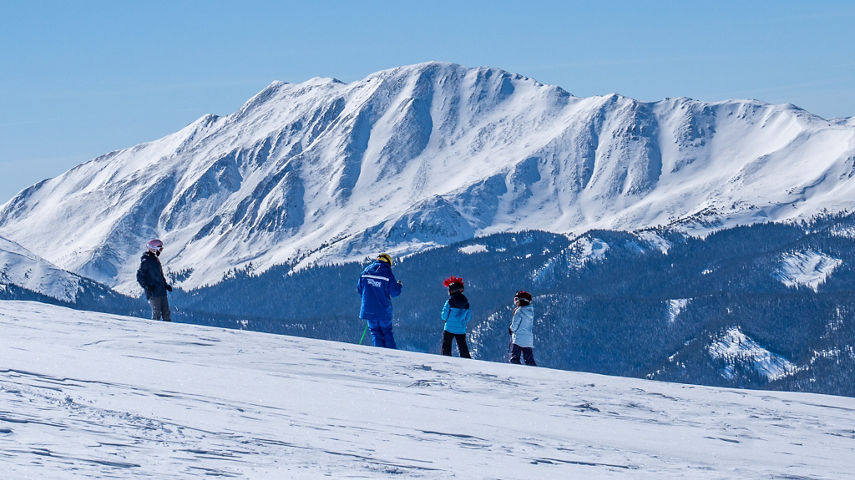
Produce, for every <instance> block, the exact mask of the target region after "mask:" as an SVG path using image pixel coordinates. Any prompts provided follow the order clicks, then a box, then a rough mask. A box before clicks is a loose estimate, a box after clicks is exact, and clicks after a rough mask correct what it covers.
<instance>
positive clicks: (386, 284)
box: [356, 253, 402, 348]
mask: <svg viewBox="0 0 855 480" xmlns="http://www.w3.org/2000/svg"><path fill="white" fill-rule="evenodd" d="M401 287H402V284H401V282H399V281H398V280H396V279H395V275H394V274H393V273H392V257H390V256H389V254H388V253H381V254H380V255H379V256H378V257H377V260H375V261H374V262H373V263H371V265H368V266H367V267H365V270H363V271H362V274H361V275H360V276H359V282H358V283H357V284H356V291H357V292H358V293H359V294H360V295H361V296H362V307H361V308H360V310H359V318H361V319H363V320H365V321H366V322H367V323H368V329H369V330H370V331H371V338H372V339H373V341H374V346H375V347H386V348H397V345H395V337H394V336H393V333H392V297H397V296H398V295H400V294H401Z"/></svg>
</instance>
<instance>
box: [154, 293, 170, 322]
mask: <svg viewBox="0 0 855 480" xmlns="http://www.w3.org/2000/svg"><path fill="white" fill-rule="evenodd" d="M148 304H149V305H151V319H152V320H160V319H161V317H162V318H163V321H164V322H171V321H172V314H171V313H170V312H169V300H167V299H166V295H164V296H162V297H151V298H149V299H148Z"/></svg>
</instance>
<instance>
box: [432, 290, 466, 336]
mask: <svg viewBox="0 0 855 480" xmlns="http://www.w3.org/2000/svg"><path fill="white" fill-rule="evenodd" d="M440 318H442V319H443V320H445V327H444V329H445V331H446V332H448V333H455V334H458V335H459V334H463V333H466V324H467V323H469V320H471V319H472V311H470V310H469V300H468V299H467V298H466V296H465V295H463V294H462V293H460V292H455V293H452V294H451V296H450V297H449V299H448V300H446V301H445V305H443V306H442V313H440Z"/></svg>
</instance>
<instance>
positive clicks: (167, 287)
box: [166, 284, 172, 292]
mask: <svg viewBox="0 0 855 480" xmlns="http://www.w3.org/2000/svg"><path fill="white" fill-rule="evenodd" d="M166 291H167V292H171V291H172V285H169V284H167V285H166Z"/></svg>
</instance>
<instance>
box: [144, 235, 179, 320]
mask: <svg viewBox="0 0 855 480" xmlns="http://www.w3.org/2000/svg"><path fill="white" fill-rule="evenodd" d="M146 247H147V250H146V252H145V253H143V255H142V258H140V268H139V270H137V283H139V284H140V286H141V287H142V288H143V290H145V298H146V300H148V303H149V305H151V319H152V320H160V319H161V318H163V321H165V322H171V321H172V315H171V314H170V312H169V301H168V300H167V299H166V292H171V291H172V285H170V284H169V283H167V282H166V278H165V277H164V276H163V266H162V265H161V264H160V258H158V257H160V252H162V251H163V242H161V241H160V240H158V239H156V238H155V239H152V240H149V242H148V244H147V245H146Z"/></svg>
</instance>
